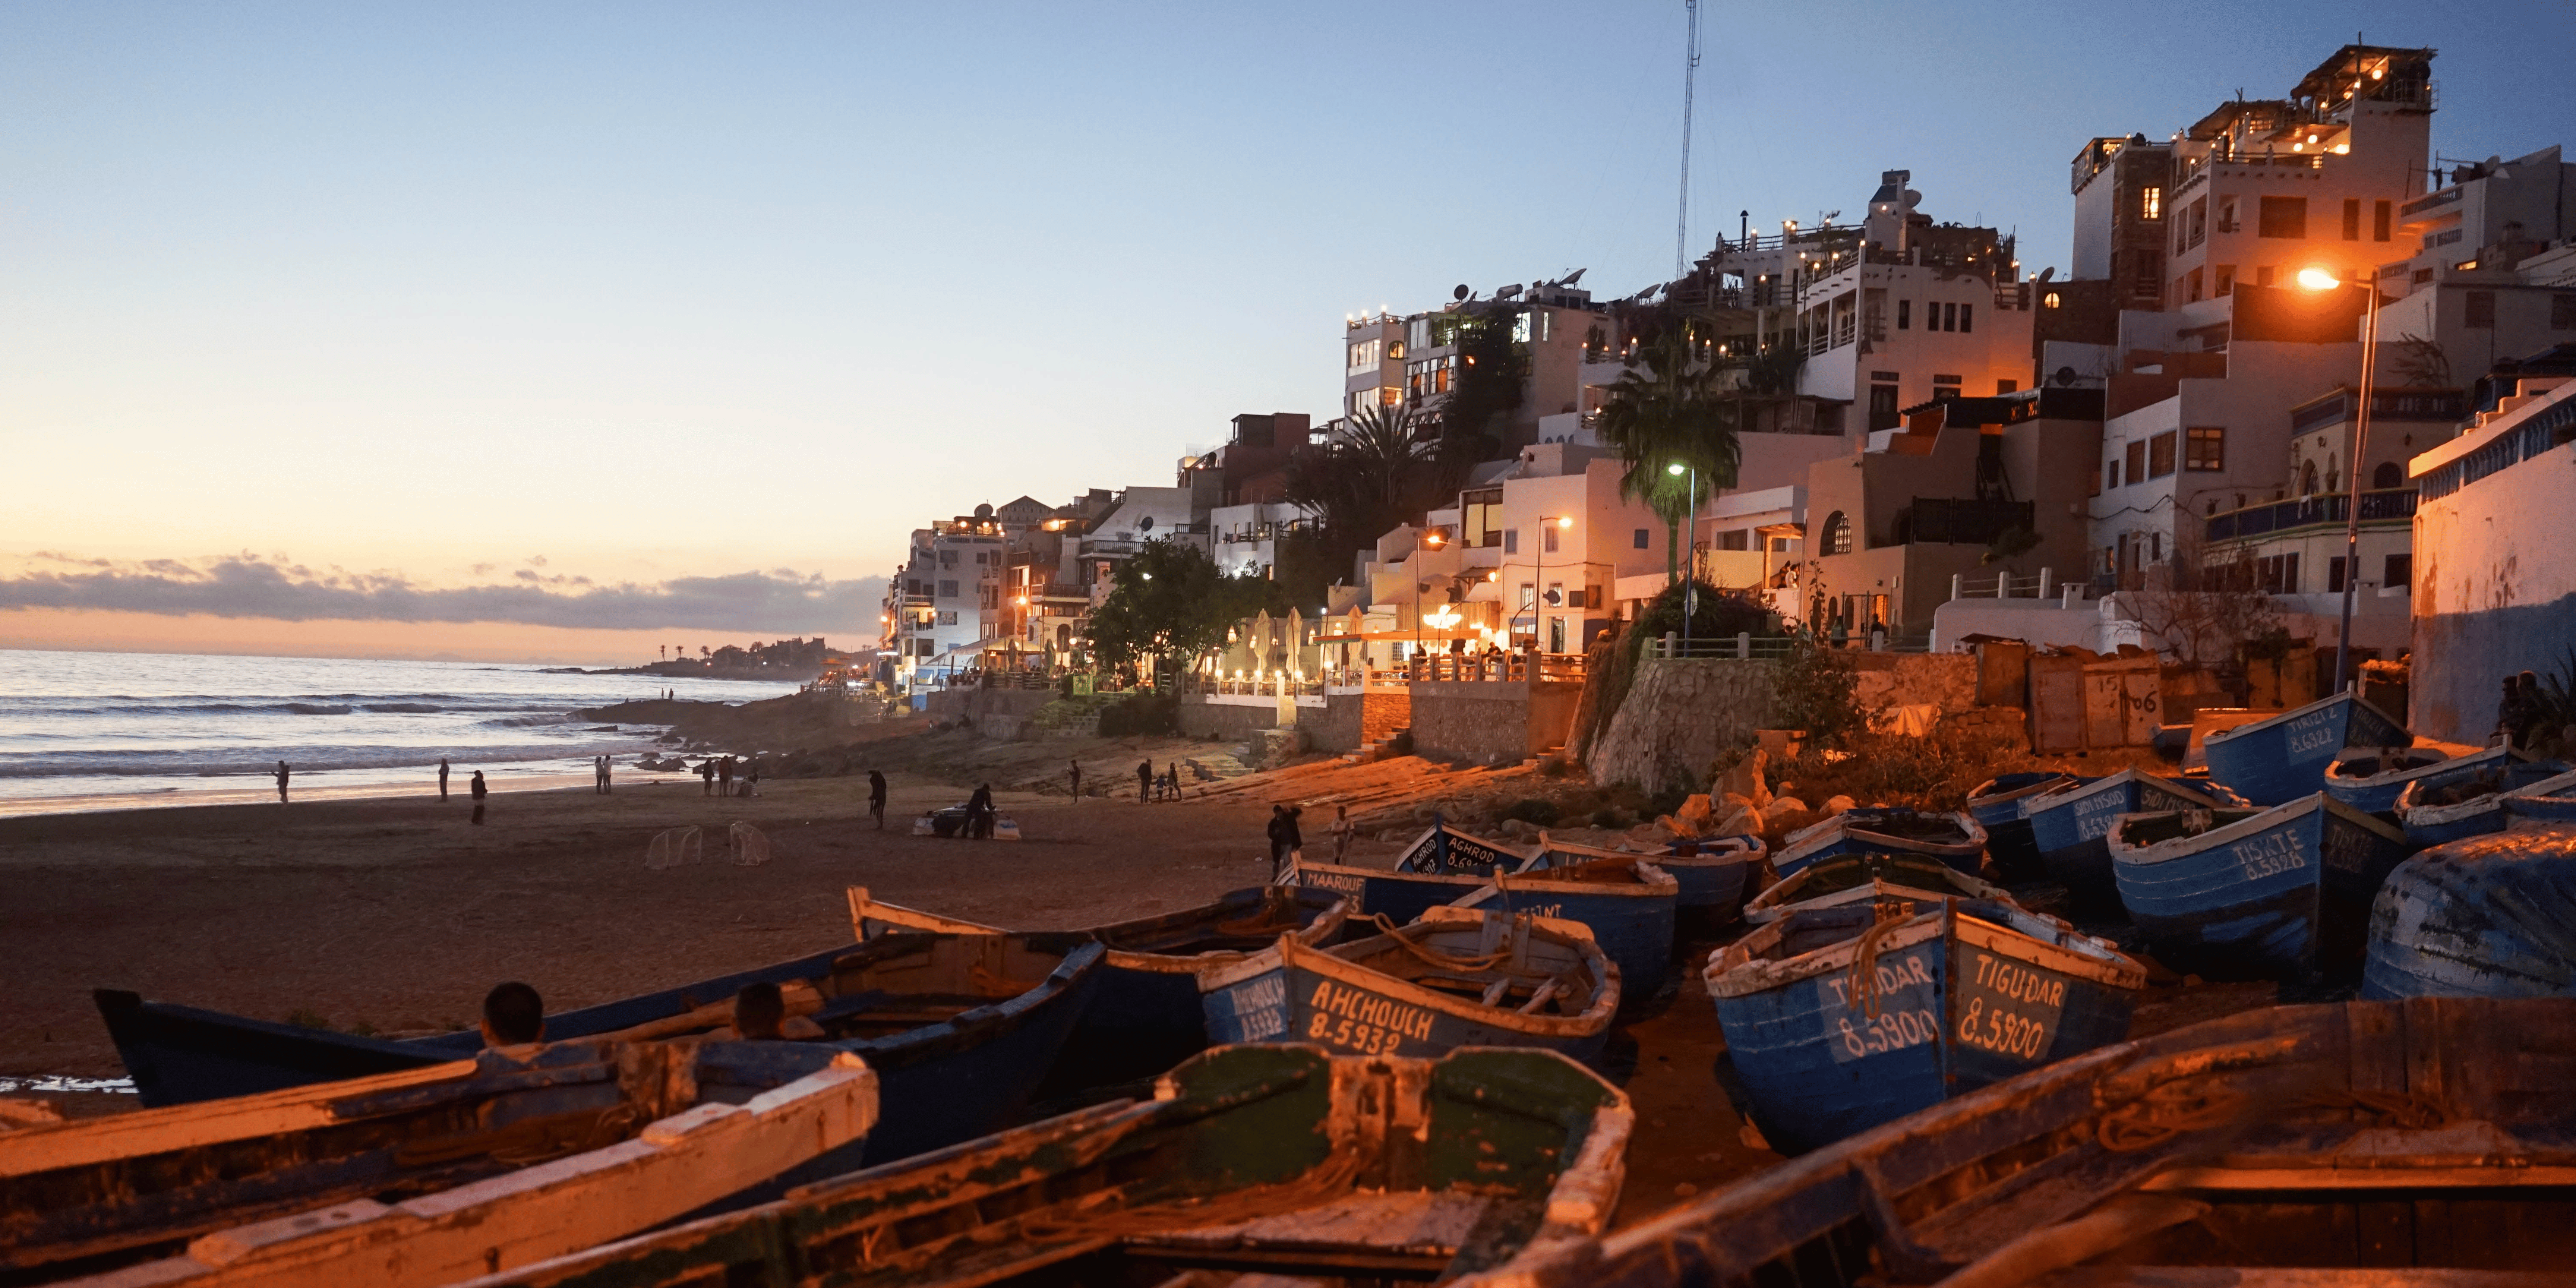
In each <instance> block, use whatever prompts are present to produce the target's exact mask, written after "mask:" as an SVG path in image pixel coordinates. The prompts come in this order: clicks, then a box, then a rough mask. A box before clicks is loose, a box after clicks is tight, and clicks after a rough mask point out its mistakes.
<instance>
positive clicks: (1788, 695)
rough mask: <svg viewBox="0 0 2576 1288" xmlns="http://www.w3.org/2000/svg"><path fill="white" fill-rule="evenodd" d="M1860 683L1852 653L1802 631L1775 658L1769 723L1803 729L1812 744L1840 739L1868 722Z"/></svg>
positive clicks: (1780, 726) (1832, 742)
mask: <svg viewBox="0 0 2576 1288" xmlns="http://www.w3.org/2000/svg"><path fill="white" fill-rule="evenodd" d="M1858 686H1859V674H1858V672H1857V671H1856V670H1855V669H1854V668H1853V666H1852V664H1851V659H1849V658H1847V657H1844V656H1843V655H1842V654H1841V653H1840V652H1839V651H1837V650H1834V649H1830V648H1825V647H1822V646H1820V645H1818V644H1816V643H1815V642H1814V641H1813V640H1812V639H1810V638H1806V637H1801V638H1800V639H1799V641H1798V644H1797V646H1796V647H1793V648H1791V649H1790V650H1789V652H1788V653H1786V654H1784V655H1783V656H1782V657H1781V658H1780V660H1779V661H1777V662H1774V663H1772V667H1771V727H1772V728H1774V729H1804V730H1806V731H1807V742H1808V744H1809V745H1811V746H1823V745H1831V744H1837V743H1839V742H1841V741H1842V739H1844V738H1845V737H1847V736H1849V735H1851V734H1853V733H1856V732H1859V731H1860V730H1862V729H1864V728H1866V727H1867V724H1866V722H1865V721H1864V720H1863V719H1862V716H1861V710H1860V700H1859V698H1858V697H1857V696H1855V691H1856V690H1857V688H1858Z"/></svg>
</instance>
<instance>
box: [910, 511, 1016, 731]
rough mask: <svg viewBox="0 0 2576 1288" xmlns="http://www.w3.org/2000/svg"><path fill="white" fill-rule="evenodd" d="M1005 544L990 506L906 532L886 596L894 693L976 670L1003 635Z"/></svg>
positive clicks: (923, 687)
mask: <svg viewBox="0 0 2576 1288" xmlns="http://www.w3.org/2000/svg"><path fill="white" fill-rule="evenodd" d="M1006 540H1007V538H1006V537H1005V535H1004V533H1003V528H1002V523H1001V521H1000V520H999V519H997V518H996V517H994V512H993V507H992V506H989V505H981V506H977V507H976V508H975V513H974V514H972V515H960V516H958V517H957V518H955V519H943V520H941V521H939V522H937V523H934V524H932V525H931V526H929V527H927V528H916V529H914V530H913V533H912V545H911V551H910V557H909V558H908V559H907V560H906V561H905V563H904V566H903V567H902V568H901V569H900V570H898V571H897V572H896V573H895V575H894V577H893V578H892V579H891V580H890V583H889V585H888V588H887V595H886V614H885V615H886V618H887V621H886V622H885V627H886V637H885V642H886V646H887V651H888V652H889V653H890V654H891V655H892V658H893V674H894V683H895V685H896V688H897V690H898V691H900V692H907V693H919V692H922V691H924V690H927V689H930V688H933V687H936V686H938V685H940V684H944V683H946V682H947V680H948V679H949V678H950V677H952V676H954V675H955V674H956V673H957V672H959V671H964V670H967V669H970V668H972V667H975V666H977V665H979V663H980V661H981V655H982V652H983V649H984V645H985V644H986V642H988V641H990V640H992V639H994V638H996V637H997V636H998V635H1000V634H1002V633H1003V622H1002V617H1003V614H1002V612H1001V608H1002V598H1003V597H1002V587H1003V585H1004V581H1005V577H1004V569H1005V568H1006V566H1007V565H1006V561H1005V557H1004V556H1005V548H1004V547H1005V542H1006Z"/></svg>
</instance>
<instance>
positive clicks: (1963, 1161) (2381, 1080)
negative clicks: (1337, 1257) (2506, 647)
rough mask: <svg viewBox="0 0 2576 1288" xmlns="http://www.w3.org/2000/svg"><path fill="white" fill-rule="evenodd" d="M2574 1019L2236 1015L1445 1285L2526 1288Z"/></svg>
mask: <svg viewBox="0 0 2576 1288" xmlns="http://www.w3.org/2000/svg"><path fill="white" fill-rule="evenodd" d="M2571 1034H2576V1002H2569V1001H2564V1000H2559V999H2546V1000H2517V1001H2497V1000H2490V999H2485V998H2461V999H2438V1000H2425V1001H2410V1002H2403V1003H2399V1002H2353V1003H2341V1004H2335V1005H2317V1006H2284V1007H2274V1008H2269V1009H2265V1010H2258V1011H2251V1012H2246V1013H2242V1014H2237V1015H2232V1016H2228V1017H2226V1018H2224V1019H2216V1020H2210V1021H2207V1022H2205V1023H2200V1024H2194V1025H2190V1026H2187V1027H2184V1028H2179V1029H2174V1030H2170V1031H2168V1032H2164V1033H2159V1034H2157V1035H2155V1036H2153V1037H2150V1038H2145V1039H2142V1040H2139V1041H2136V1042H2123V1043H2120V1044H2118V1045H2115V1046H2107V1047H2103V1048H2101V1049H2099V1050H2096V1051H2093V1052H2091V1053H2089V1054H2086V1055H2082V1056H2078V1057H2076V1058H2074V1059H2071V1060H2067V1061H2064V1062H2062V1063H2059V1064H2055V1065H2051V1066H2049V1067H2047V1068H2044V1069H2040V1070H2037V1071H2035V1072H2032V1073H2028V1074H2024V1075H2022V1076H2020V1077H2017V1078H2013V1079H2011V1080H2009V1081H2006V1082H2003V1083H1999V1084H1996V1085H1994V1086H1990V1087H1987V1088H1984V1089H1982V1090H1979V1091H1975V1092H1971V1093H1969V1094H1967V1095H1964V1096H1961V1097H1959V1098H1958V1099H1956V1100H1952V1101H1950V1102H1948V1103H1947V1104H1943V1105H1940V1106H1938V1107H1935V1108H1932V1109H1929V1110H1926V1111H1924V1112H1922V1113H1919V1114H1916V1115H1914V1116H1913V1117H1910V1118H1907V1119H1904V1120H1901V1121H1899V1122H1895V1123H1890V1124H1888V1125H1887V1126H1885V1127H1883V1128H1880V1129H1878V1130H1876V1131H1872V1132H1869V1133H1867V1134H1865V1135H1861V1136H1857V1137H1854V1138H1852V1139H1850V1140H1846V1141H1843V1142H1841V1143H1839V1144H1837V1145H1834V1146H1831V1147H1829V1148H1826V1149H1820V1150H1818V1151H1816V1152H1815V1153H1813V1154H1810V1155H1808V1156H1806V1157H1804V1158H1798V1159H1793V1160H1791V1161H1789V1162H1787V1163H1784V1164H1781V1165H1778V1166H1775V1167H1771V1168H1767V1169H1765V1170H1763V1171H1760V1172H1758V1173H1755V1174H1753V1175H1751V1176H1748V1177H1746V1178H1745V1179H1743V1180H1741V1181H1738V1182H1736V1183H1735V1184H1733V1185H1729V1186H1726V1187H1724V1188H1722V1189H1718V1190H1715V1191H1714V1192H1711V1193H1708V1194H1703V1195H1701V1196H1699V1197H1697V1198H1695V1199H1690V1200H1687V1201H1685V1202H1684V1203H1682V1204H1681V1205H1679V1206H1676V1207H1673V1208H1671V1209H1669V1210H1667V1211H1665V1212H1663V1213H1661V1214H1658V1215H1656V1216H1653V1217H1649V1218H1647V1219H1645V1220H1643V1221H1641V1222H1638V1223H1635V1224H1632V1225H1629V1226H1627V1227H1626V1228H1624V1229H1622V1230H1620V1231H1618V1232H1617V1233H1615V1234H1610V1235H1606V1236H1603V1237H1602V1238H1600V1239H1597V1240H1593V1239H1581V1240H1573V1241H1569V1242H1566V1243H1559V1244H1548V1245H1538V1244H1533V1245H1531V1246H1530V1247H1529V1248H1527V1249H1526V1250H1525V1251H1523V1253H1522V1254H1521V1255H1520V1256H1518V1257H1516V1258H1514V1259H1513V1260H1511V1261H1509V1262H1506V1263H1505V1264H1503V1265H1501V1266H1498V1267H1495V1268H1494V1269H1492V1270H1490V1271H1488V1272H1486V1273H1484V1274H1481V1275H1474V1276H1470V1277H1466V1278H1462V1279H1458V1280H1454V1281H1452V1284H1451V1288H1741V1286H1748V1285H1752V1286H1761V1288H1772V1286H1779V1288H1791V1286H1794V1288H1863V1286H1864V1285H1868V1286H1872V1288H1886V1286H1889V1285H1927V1284H1935V1283H1941V1284H1946V1285H1949V1288H1969V1286H1971V1285H1974V1286H1976V1288H1998V1286H2000V1285H2008V1284H2009V1285H2021V1284H2027V1285H2032V1288H2222V1286H2230V1285H2232V1286H2234V1288H2399V1286H2401V1285H2403V1286H2404V1288H2542V1286H2543V1285H2560V1284H2564V1283H2566V1282H2567V1281H2568V1277H2569V1276H2568V1266H2569V1263H2570V1257H2571V1255H2576V1227H2571V1224H2570V1222H2569V1221H2568V1219H2567V1217H2568V1190H2567V1188H2566V1187H2567V1185H2568V1183H2569V1179H2570V1168H2569V1163H2570V1161H2571V1160H2570V1158H2569V1154H2568V1150H2567V1142H2568V1141H2569V1140H2570V1139H2571V1138H2576V1109H2571V1108H2570V1106H2571V1105H2576V1065H2571V1062H2570V1060H2569V1058H2568V1051H2569V1048H2570V1035H2571Z"/></svg>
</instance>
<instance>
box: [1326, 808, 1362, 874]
mask: <svg viewBox="0 0 2576 1288" xmlns="http://www.w3.org/2000/svg"><path fill="white" fill-rule="evenodd" d="M1330 830H1331V832H1332V834H1333V862H1335V863H1344V862H1348V861H1349V859H1350V853H1351V833H1353V832H1356V831H1358V830H1359V829H1358V828H1356V827H1353V826H1352V825H1351V807H1350V806H1348V805H1336V806H1334V807H1333V826H1332V828H1331V829H1330Z"/></svg>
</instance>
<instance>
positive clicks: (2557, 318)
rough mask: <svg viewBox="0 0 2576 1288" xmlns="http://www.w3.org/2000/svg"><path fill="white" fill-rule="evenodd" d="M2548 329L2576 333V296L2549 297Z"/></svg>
mask: <svg viewBox="0 0 2576 1288" xmlns="http://www.w3.org/2000/svg"><path fill="white" fill-rule="evenodd" d="M2549 329H2550V330H2552V331H2576V295H2552V296H2550V297H2549Z"/></svg>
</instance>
